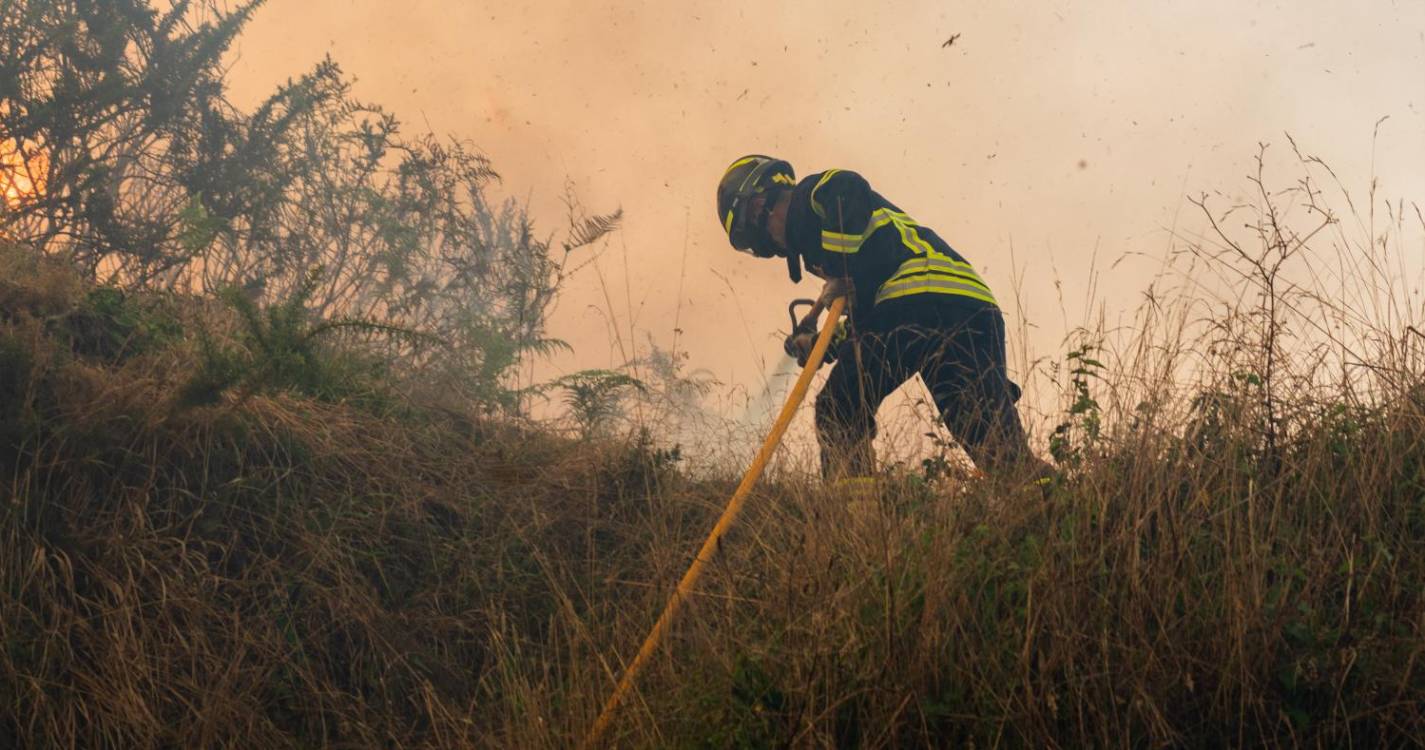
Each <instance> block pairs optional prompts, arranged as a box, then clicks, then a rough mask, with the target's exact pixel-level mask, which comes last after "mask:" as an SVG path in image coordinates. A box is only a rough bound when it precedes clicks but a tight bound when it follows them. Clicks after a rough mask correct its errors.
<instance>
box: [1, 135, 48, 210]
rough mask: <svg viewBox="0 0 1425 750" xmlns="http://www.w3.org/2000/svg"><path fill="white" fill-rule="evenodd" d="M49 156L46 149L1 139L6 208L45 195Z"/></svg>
mask: <svg viewBox="0 0 1425 750" xmlns="http://www.w3.org/2000/svg"><path fill="white" fill-rule="evenodd" d="M48 170H49V159H48V157H46V156H45V153H44V151H43V150H41V149H40V148H38V147H35V146H33V145H31V144H17V143H15V141H14V140H5V141H0V195H2V196H4V201H5V207H6V208H9V209H18V208H21V207H22V206H24V205H25V204H26V203H30V202H33V201H34V200H35V199H36V198H38V197H40V196H42V195H44V186H45V182H44V175H45V173H46V172H47V171H48Z"/></svg>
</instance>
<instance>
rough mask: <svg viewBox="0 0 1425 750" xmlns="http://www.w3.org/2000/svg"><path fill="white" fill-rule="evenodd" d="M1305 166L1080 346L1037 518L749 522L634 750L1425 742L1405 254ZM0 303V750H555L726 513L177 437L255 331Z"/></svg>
mask: <svg viewBox="0 0 1425 750" xmlns="http://www.w3.org/2000/svg"><path fill="white" fill-rule="evenodd" d="M1264 158H1265V157H1264ZM1292 163H1293V164H1294V165H1295V169H1297V171H1298V172H1299V173H1300V174H1301V175H1302V176H1301V178H1300V179H1299V180H1298V181H1296V182H1294V183H1292V184H1291V185H1289V186H1288V189H1287V190H1273V189H1270V188H1268V187H1267V179H1266V178H1265V177H1264V176H1259V178H1258V181H1257V182H1255V183H1253V185H1254V194H1252V195H1249V196H1246V198H1247V199H1246V200H1244V201H1224V202H1223V206H1222V207H1219V206H1218V205H1217V204H1218V202H1219V201H1217V200H1208V199H1204V200H1202V201H1201V204H1202V207H1203V211H1204V214H1203V217H1204V219H1203V222H1202V226H1203V227H1204V233H1203V234H1202V235H1201V236H1196V237H1189V238H1185V239H1186V241H1185V242H1183V243H1182V245H1181V247H1182V250H1181V253H1180V256H1179V257H1178V258H1177V260H1176V263H1177V265H1176V268H1178V269H1179V272H1177V273H1174V274H1169V275H1168V276H1165V277H1164V280H1163V281H1162V282H1161V283H1160V284H1159V285H1158V286H1157V287H1156V288H1155V289H1154V290H1153V291H1152V292H1151V293H1150V295H1149V297H1148V302H1147V303H1146V304H1145V306H1144V307H1143V308H1142V310H1141V312H1140V317H1139V318H1138V319H1137V320H1136V321H1135V323H1134V325H1133V326H1131V327H1130V328H1125V329H1122V330H1118V331H1113V330H1102V329H1094V330H1085V331H1082V332H1081V334H1080V336H1079V337H1077V338H1075V339H1074V340H1073V341H1071V342H1069V344H1068V347H1067V348H1068V349H1069V350H1070V351H1071V352H1073V353H1075V355H1076V356H1074V357H1073V358H1072V359H1071V360H1067V364H1069V365H1072V366H1071V367H1066V368H1065V369H1063V370H1062V374H1063V378H1064V402H1063V408H1062V409H1061V410H1060V411H1061V414H1062V417H1061V419H1060V421H1061V422H1062V429H1060V430H1058V431H1056V432H1055V433H1054V436H1055V437H1056V438H1057V442H1056V443H1055V446H1056V447H1055V450H1056V452H1058V453H1059V457H1060V459H1061V467H1062V468H1063V470H1064V476H1063V477H1062V479H1061V480H1060V481H1059V482H1058V483H1057V484H1056V485H1055V486H1053V487H1052V488H1051V489H1050V491H1049V492H1048V493H1042V492H1041V491H1040V490H1039V489H1037V488H1025V487H1021V486H1018V485H1016V484H1014V483H1013V482H1010V481H1008V480H1007V479H1006V480H1001V479H995V478H991V479H986V480H982V481H967V480H964V479H962V478H956V477H953V476H951V477H939V476H937V477H934V478H931V477H927V476H926V475H923V474H917V473H901V474H894V475H888V476H886V477H885V478H884V479H883V482H882V485H881V491H880V492H879V493H877V494H876V496H874V497H873V498H870V499H867V498H865V497H857V498H852V497H848V496H847V494H846V493H845V492H844V491H842V490H838V489H837V488H824V487H819V486H817V485H815V484H813V483H810V482H807V481H806V480H804V479H802V478H799V477H797V476H796V475H794V474H791V473H784V474H782V475H779V476H774V477H773V478H772V479H771V480H770V481H768V482H767V483H765V484H764V485H763V486H762V487H761V488H760V489H759V490H758V492H757V494H756V496H755V497H754V498H753V499H752V501H751V502H750V504H749V510H748V513H747V516H746V517H745V518H744V520H743V521H742V523H741V524H740V525H739V527H738V528H737V529H735V530H734V532H733V534H732V535H731V536H730V537H729V538H728V540H727V542H726V543H725V544H724V546H723V549H722V550H721V554H720V556H719V558H718V559H717V561H716V562H715V564H714V565H713V566H711V568H710V569H709V571H708V573H707V574H706V575H705V577H704V579H703V584H702V587H701V590H700V591H699V593H698V594H697V595H696V596H695V597H694V598H693V600H692V602H691V605H690V606H689V607H687V608H686V610H685V613H684V615H683V617H682V619H681V620H680V621H679V622H678V623H677V625H676V626H675V628H674V631H673V636H672V638H671V639H670V641H669V642H668V643H667V644H666V648H665V649H664V651H663V652H662V653H661V654H660V657H659V658H658V659H657V660H655V662H654V664H653V665H652V667H651V668H650V669H649V670H648V671H647V672H646V673H645V674H644V675H643V677H642V678H641V680H640V681H639V683H638V690H637V692H636V694H635V696H634V697H633V698H632V699H631V700H630V701H629V702H628V703H627V705H626V706H625V708H624V709H623V710H622V711H621V712H620V713H619V715H618V717H617V720H616V723H615V729H614V732H613V742H614V744H616V745H617V746H620V747H625V746H627V747H783V746H787V747H868V748H875V747H907V746H976V747H985V746H1009V747H1022V746H1043V747H1082V746H1133V747H1140V746H1221V745H1232V746H1243V745H1252V746H1256V745H1268V746H1309V747H1343V746H1407V745H1413V744H1416V743H1417V742H1418V740H1417V739H1416V738H1417V737H1419V736H1425V709H1422V706H1425V676H1422V668H1421V665H1420V664H1419V661H1420V656H1421V655H1422V653H1425V637H1422V629H1425V591H1422V588H1423V587H1425V583H1422V581H1425V555H1423V554H1422V552H1421V550H1422V542H1425V390H1422V389H1421V385H1422V378H1421V373H1422V369H1421V361H1420V356H1421V346H1422V345H1425V340H1422V337H1421V336H1420V335H1419V334H1418V333H1415V332H1414V331H1416V330H1418V327H1414V326H1416V324H1417V322H1418V320H1419V315H1420V312H1421V310H1420V305H1419V300H1418V296H1413V295H1415V293H1414V292H1413V291H1411V290H1412V289H1413V283H1414V277H1415V276H1418V271H1419V268H1420V265H1419V263H1420V260H1419V256H1418V249H1417V247H1416V243H1417V242H1418V236H1419V234H1418V232H1419V229H1417V228H1416V224H1417V223H1418V224H1425V222H1419V221H1418V213H1414V214H1412V213H1410V212H1407V211H1405V210H1404V209H1405V208H1406V207H1405V206H1403V205H1402V204H1396V205H1395V206H1392V207H1391V209H1390V212H1389V213H1388V214H1386V213H1385V209H1381V212H1382V217H1381V220H1380V221H1379V222H1374V220H1373V219H1372V218H1371V217H1372V216H1373V214H1372V213H1370V212H1368V211H1364V210H1362V211H1350V212H1348V213H1346V214H1344V215H1343V216H1342V217H1341V218H1337V217H1336V216H1332V215H1330V214H1329V212H1327V211H1326V209H1325V208H1323V206H1324V205H1325V204H1326V203H1327V202H1328V201H1329V200H1345V201H1346V202H1347V203H1349V204H1351V205H1360V206H1362V208H1363V209H1364V207H1365V206H1366V205H1367V202H1368V205H1369V206H1381V205H1386V204H1384V203H1383V202H1381V201H1379V200H1378V199H1377V197H1376V196H1375V195H1374V194H1373V193H1372V194H1371V195H1369V196H1367V197H1364V198H1361V199H1359V200H1358V199H1357V198H1356V197H1355V196H1351V195H1349V194H1347V193H1345V192H1344V191H1343V190H1341V189H1340V187H1339V185H1335V184H1333V183H1332V182H1331V181H1330V179H1331V177H1330V174H1329V172H1327V171H1324V166H1323V165H1320V164H1319V163H1318V162H1316V161H1313V160H1311V159H1309V158H1307V157H1300V158H1296V159H1293V160H1292ZM1318 181H1324V187H1323V186H1321V185H1318V184H1317V183H1318ZM1234 206H1235V207H1236V208H1232V207H1234ZM1412 217H1414V218H1412ZM1420 228H1421V229H1425V226H1422V227H1420ZM0 262H3V263H4V265H5V268H4V269H3V271H4V272H3V273H0V279H3V281H0V472H3V474H0V476H3V479H4V481H3V482H0V488H3V489H0V534H3V551H0V579H3V581H4V585H3V587H0V641H3V644H4V648H3V650H0V742H3V744H7V745H29V746H36V745H42V746H96V745H116V746H233V747H238V746H241V747H251V746H262V747H298V746H310V745H321V746H361V747H369V746H378V745H379V746H441V747H462V746H474V747H521V748H526V747H527V748H540V747H551V748H552V747H565V746H569V745H571V744H573V743H574V742H576V741H577V740H578V738H579V737H580V736H581V735H582V733H583V732H584V731H585V730H586V729H587V728H588V726H589V725H590V724H591V723H592V721H593V719H594V716H595V715H596V713H597V711H598V709H599V708H600V706H601V705H602V702H603V700H604V698H605V697H606V696H607V695H608V692H609V691H610V690H611V689H612V685H613V682H614V680H615V679H616V678H617V676H618V674H619V672H620V670H621V667H622V665H623V663H625V661H626V660H627V659H629V658H631V656H632V654H633V653H634V652H635V650H636V649H637V647H638V645H639V644H640V643H641V641H642V638H643V636H644V634H645V632H646V630H647V628H648V627H649V626H650V625H651V623H652V622H653V619H654V618H655V617H656V616H657V613H658V611H659V609H660V608H661V607H662V605H663V603H664V601H665V599H666V597H667V595H668V593H669V591H670V589H671V587H672V585H673V583H674V582H675V581H676V580H677V578H678V576H679V575H680V574H681V573H682V571H683V569H684V567H685V566H686V564H687V562H688V557H689V555H690V554H691V553H692V552H693V551H694V550H695V549H696V548H697V546H698V544H699V543H700V542H701V540H702V538H703V535H704V534H705V533H706V531H707V530H708V528H709V527H710V525H711V522H712V519H714V518H715V517H716V514H717V513H718V512H719V511H720V509H721V504H722V502H723V501H724V500H725V498H726V495H727V493H728V492H729V491H730V489H731V485H732V477H731V476H729V478H727V479H726V480H706V479H697V478H693V477H691V476H690V475H689V474H687V473H685V472H682V471H681V470H680V467H679V462H678V458H677V455H676V454H673V453H670V452H667V451H663V450H660V449H659V448H658V447H656V445H655V444H653V443H652V442H649V441H648V440H645V439H640V438H638V437H636V436H635V437H633V438H629V439H627V440H618V439H607V440H602V441H593V440H585V441H574V440H570V439H567V438H562V437H558V436H556V435H553V434H550V433H549V432H547V431H543V430H541V429H539V428H538V427H537V426H535V425H517V424H510V423H495V422H490V421H484V420H480V419H476V418H471V417H468V416H463V415H461V414H460V413H459V412H458V411H454V410H451V409H449V408H443V409H442V408H434V407H430V406H426V405H425V404H426V403H427V400H425V399H423V398H422V397H419V396H401V395H399V394H387V395H385V396H383V397H382V398H365V397H351V398H347V397H344V396H341V395H340V394H343V393H352V386H349V385H348V386H344V387H343V388H342V389H328V390H323V391H321V393H323V394H327V395H325V396H322V397H314V396H303V395H301V394H300V393H298V392H296V391H293V390H290V389H287V390H284V389H281V388H272V389H267V390H262V391H256V392H238V391H231V392H227V393H225V394H224V395H223V397H222V398H220V399H218V400H217V401H216V403H213V404H211V405H206V406H191V405H187V404H186V402H184V401H183V400H182V398H181V397H180V395H181V393H182V392H183V388H184V384H185V383H186V382H187V381H188V379H189V377H190V376H191V373H192V372H193V371H194V370H195V368H196V363H197V362H198V361H199V360H200V359H201V358H202V356H203V349H202V347H201V346H200V345H199V343H198V342H196V341H195V340H194V339H193V337H192V335H191V331H192V330H193V329H192V326H193V325H195V324H196V323H195V321H205V323H204V325H205V326H206V328H207V330H211V331H216V332H218V333H215V334H213V335H227V334H225V333H223V332H224V331H231V330H232V329H233V328H234V326H236V325H237V323H236V322H234V321H231V320H227V321H226V322H224V320H223V315H224V313H222V312H221V311H220V310H216V309H212V308H211V307H208V306H204V305H200V304H198V303H196V302H193V301H185V300H172V299H170V300H166V301H165V300H146V299H142V298H138V297H129V298H123V299H121V300H119V301H118V302H117V303H116V302H114V301H113V300H109V301H107V302H104V303H103V304H100V303H99V302H97V301H96V300H99V301H103V300H105V299H107V298H105V297H104V296H103V295H102V294H101V295H99V297H96V296H95V291H94V290H92V289H91V288H89V287H87V286H85V285H84V284H81V283H80V282H78V281H77V280H76V279H75V278H74V277H73V275H72V274H68V273H67V272H66V270H65V269H64V268H62V267H61V266H57V265H55V264H53V263H41V262H38V261H35V260H34V259H33V258H32V257H29V256H27V255H25V254H24V253H18V252H13V251H12V252H9V253H7V254H6V255H5V257H4V258H3V259H0ZM1412 269H1414V270H1413V271H1412ZM1214 275H1217V276H1218V277H1220V278H1215V277H1214ZM366 387H369V388H371V389H373V390H380V388H381V385H380V383H379V381H371V382H370V383H368V384H367V386H366ZM333 394H335V395H333ZM373 405H377V406H379V408H377V406H373ZM729 474H731V473H729Z"/></svg>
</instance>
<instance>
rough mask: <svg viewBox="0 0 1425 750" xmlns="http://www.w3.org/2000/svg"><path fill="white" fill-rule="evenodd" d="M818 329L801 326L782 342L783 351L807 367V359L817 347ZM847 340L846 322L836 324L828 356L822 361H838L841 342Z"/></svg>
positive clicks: (810, 326) (827, 350) (829, 344)
mask: <svg viewBox="0 0 1425 750" xmlns="http://www.w3.org/2000/svg"><path fill="white" fill-rule="evenodd" d="M816 334H817V331H816V328H815V327H814V326H812V325H799V326H797V327H796V329H795V330H793V331H792V332H791V333H790V334H789V335H788V336H787V339H786V340H785V341H783V342H782V350H783V351H785V352H786V353H787V356H788V357H796V359H797V364H798V365H799V366H801V367H806V364H807V358H809V357H811V350H812V349H813V348H814V347H815V346H816ZM845 340H846V320H845V319H842V320H838V321H837V322H836V330H835V331H832V333H831V341H830V342H829V343H828V345H827V347H826V354H825V355H823V356H822V358H821V361H822V362H825V363H827V364H830V363H832V362H835V361H836V350H837V348H838V347H840V346H841V342H843V341H845Z"/></svg>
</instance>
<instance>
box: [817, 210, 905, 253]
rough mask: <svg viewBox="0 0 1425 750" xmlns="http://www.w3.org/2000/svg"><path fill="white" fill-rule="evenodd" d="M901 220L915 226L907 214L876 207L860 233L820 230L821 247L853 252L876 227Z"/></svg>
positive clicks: (839, 251)
mask: <svg viewBox="0 0 1425 750" xmlns="http://www.w3.org/2000/svg"><path fill="white" fill-rule="evenodd" d="M901 222H906V223H909V224H910V225H911V226H915V222H914V221H911V219H910V217H909V216H906V215H905V214H903V213H900V212H899V211H892V210H890V209H888V208H878V209H876V210H875V211H872V212H871V221H870V223H868V224H867V225H866V230H865V231H863V232H861V233H860V234H841V233H839V232H831V231H826V230H822V233H821V249H823V250H825V251H827V252H828V253H854V252H856V251H857V250H860V249H861V244H862V243H864V242H865V241H866V239H867V238H868V237H870V236H871V234H872V233H873V232H875V231H876V230H877V229H880V228H881V227H884V226H886V225H888V224H892V223H901Z"/></svg>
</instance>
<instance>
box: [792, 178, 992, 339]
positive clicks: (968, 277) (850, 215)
mask: <svg viewBox="0 0 1425 750" xmlns="http://www.w3.org/2000/svg"><path fill="white" fill-rule="evenodd" d="M787 245H788V249H789V250H790V251H792V252H793V253H796V254H798V255H800V256H801V258H802V260H803V261H804V262H805V263H806V265H807V266H808V267H810V268H812V269H815V270H818V271H819V272H820V273H821V275H823V276H825V277H827V278H834V277H841V278H849V279H851V281H852V283H853V284H854V285H855V288H856V299H854V300H853V301H852V316H853V320H860V319H864V318H865V316H867V315H869V314H870V312H871V310H872V308H874V307H875V306H876V305H879V304H881V303H883V302H887V301H889V300H894V299H902V298H910V297H916V296H918V295H933V296H930V297H921V299H926V301H931V300H935V301H943V302H956V303H959V304H961V305H964V306H967V307H970V308H973V309H981V308H984V307H987V306H988V307H997V305H996V304H995V298H994V294H992V293H991V292H990V288H989V286H987V285H986V284H985V282H984V280H983V279H981V278H980V276H979V274H978V273H976V272H975V269H974V268H973V267H971V266H970V264H969V263H968V262H967V261H966V260H965V259H964V258H963V257H961V255H960V254H959V253H957V252H955V250H954V249H953V248H951V247H950V245H949V244H948V243H947V242H945V240H942V239H941V238H940V236H939V235H937V234H936V233H935V232H934V230H932V229H930V228H929V227H925V226H921V225H920V224H918V223H916V221H915V220H914V219H912V218H910V217H909V216H907V215H906V214H905V213H904V212H903V211H901V210H900V209H899V208H897V207H896V206H895V205H894V204H892V203H891V202H890V201H888V200H886V199H885V198H883V197H881V195H880V194H879V193H877V192H876V191H874V190H872V189H871V186H870V185H869V184H868V183H867V182H866V180H865V178H863V177H862V176H861V175H859V174H856V173H855V172H849V171H846V170H841V169H829V170H827V171H825V172H820V173H817V174H813V175H810V176H808V177H806V178H804V179H802V180H801V181H800V182H798V183H797V186H796V188H794V189H793V192H792V200H791V204H790V206H789V207H788V211H787Z"/></svg>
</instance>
